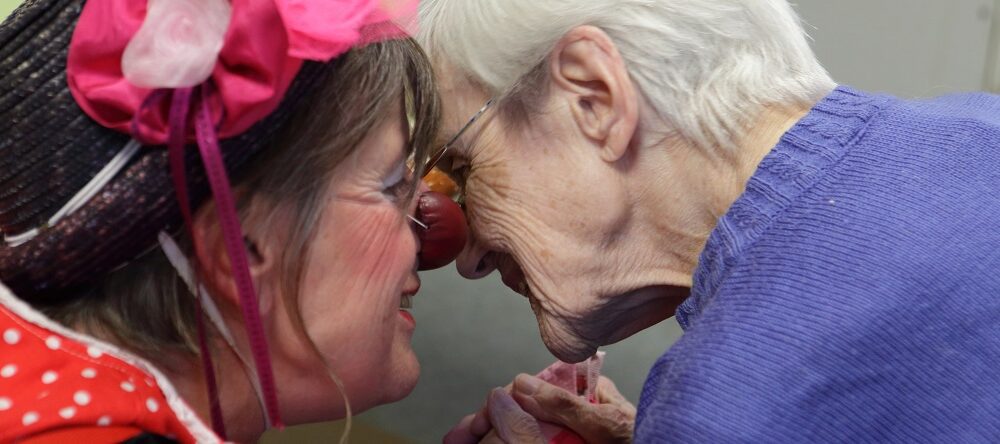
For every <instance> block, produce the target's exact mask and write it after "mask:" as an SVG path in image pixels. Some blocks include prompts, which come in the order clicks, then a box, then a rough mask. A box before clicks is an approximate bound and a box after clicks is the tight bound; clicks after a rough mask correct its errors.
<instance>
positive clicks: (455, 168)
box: [448, 158, 469, 186]
mask: <svg viewBox="0 0 1000 444" xmlns="http://www.w3.org/2000/svg"><path fill="white" fill-rule="evenodd" d="M448 175H449V176H451V179H452V180H454V181H455V182H456V183H458V184H459V185H462V186H464V185H465V180H466V179H468V177H469V164H468V163H466V162H465V161H464V160H462V159H458V158H454V159H452V161H451V167H450V168H448Z"/></svg>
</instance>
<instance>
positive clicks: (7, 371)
mask: <svg viewBox="0 0 1000 444" xmlns="http://www.w3.org/2000/svg"><path fill="white" fill-rule="evenodd" d="M16 373H17V366H16V365H14V364H7V365H5V366H3V368H0V376H3V377H4V378H9V377H11V376H14V374H16Z"/></svg>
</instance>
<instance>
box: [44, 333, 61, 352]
mask: <svg viewBox="0 0 1000 444" xmlns="http://www.w3.org/2000/svg"><path fill="white" fill-rule="evenodd" d="M61 343H62V341H60V340H59V338H57V337H55V336H49V337H47V338H45V346H46V347H48V348H50V349H52V350H55V349H57V348H59V345H60V344H61Z"/></svg>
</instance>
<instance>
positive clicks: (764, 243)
mask: <svg viewBox="0 0 1000 444" xmlns="http://www.w3.org/2000/svg"><path fill="white" fill-rule="evenodd" d="M677 318H678V321H679V322H680V323H681V326H682V327H684V330H685V333H684V336H682V337H681V339H680V340H679V341H678V342H677V344H676V345H674V346H673V347H672V348H671V349H670V350H669V351H667V353H666V354H664V355H663V356H662V357H661V358H660V359H659V361H657V363H656V364H655V365H654V366H653V368H652V370H651V371H650V374H649V379H648V380H647V381H646V385H645V387H644V389H643V391H642V397H641V401H640V405H639V414H638V418H637V423H636V441H637V442H640V443H643V442H703V443H726V442H748V443H770V442H795V443H805V442H851V443H856V442H905V443H911V442H949V443H951V442H1000V97H998V96H992V95H987V94H965V95H955V96H948V97H944V98H939V99H933V100H926V101H902V100H899V99H895V98H892V97H886V96H874V95H869V94H866V93H863V92H859V91H855V90H852V89H849V88H845V87H841V88H838V89H837V90H836V91H834V92H833V93H832V94H830V95H829V96H828V97H826V98H825V99H823V100H822V101H821V102H820V103H819V104H817V105H816V106H815V108H813V110H812V111H811V112H810V113H809V114H808V115H807V116H806V117H805V118H804V119H802V121H800V122H799V123H798V124H797V125H795V126H794V127H793V128H792V129H791V130H790V131H789V132H788V133H786V134H785V135H784V137H783V138H782V140H781V141H780V142H779V143H778V145H777V146H776V147H775V148H774V150H773V151H772V152H771V153H770V154H769V155H768V156H767V157H766V158H765V159H764V161H763V162H762V163H761V165H760V167H759V169H758V170H757V172H756V173H755V175H754V176H753V177H752V178H751V179H750V182H749V184H748V185H747V190H746V192H745V193H744V194H743V195H742V196H741V197H740V198H739V199H738V200H737V201H736V202H735V203H734V204H733V206H732V207H731V208H730V210H729V212H728V213H727V214H726V215H725V216H724V217H723V218H722V219H721V220H720V221H719V225H718V227H717V228H716V229H715V231H714V232H713V233H712V235H711V237H710V238H709V240H708V243H707V245H706V247H705V251H704V252H703V253H702V256H701V260H700V263H699V266H698V269H697V271H696V273H695V284H694V288H693V290H692V293H691V297H690V298H689V299H688V300H687V301H686V302H685V303H684V304H683V305H682V306H681V308H680V309H679V310H678V313H677Z"/></svg>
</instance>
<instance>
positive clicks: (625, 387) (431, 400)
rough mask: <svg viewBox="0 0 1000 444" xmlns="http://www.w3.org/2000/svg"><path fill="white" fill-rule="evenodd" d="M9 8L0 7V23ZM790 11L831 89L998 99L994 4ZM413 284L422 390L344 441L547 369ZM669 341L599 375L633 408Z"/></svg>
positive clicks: (475, 307) (473, 292) (446, 287)
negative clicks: (982, 93)
mask: <svg viewBox="0 0 1000 444" xmlns="http://www.w3.org/2000/svg"><path fill="white" fill-rule="evenodd" d="M18 3H19V0H0V16H5V15H6V14H7V13H8V12H9V11H10V10H12V9H13V8H14V7H15V6H16V5H17V4H18ZM795 6H796V8H797V9H798V10H799V11H800V13H801V14H802V16H803V17H804V19H805V20H806V22H807V23H808V24H809V33H810V34H811V35H812V37H813V39H814V42H813V47H814V48H815V49H816V52H817V53H818V54H819V57H820V60H822V61H823V63H824V65H825V66H827V68H828V69H829V70H830V72H831V74H832V75H833V76H834V79H836V80H837V81H838V82H841V83H845V84H849V85H852V86H855V87H858V88H862V89H866V90H871V91H881V92H888V93H892V94H896V95H900V96H904V97H927V96H934V95H940V94H944V93H948V92H955V91H972V90H983V89H989V90H993V91H997V92H1000V26H997V25H996V24H998V23H1000V0H949V1H941V0H838V1H827V0H798V1H797V3H796V5H795ZM0 75H4V73H0ZM423 279H424V285H423V290H422V291H421V293H420V295H418V296H417V297H416V300H415V308H414V315H415V316H416V318H417V323H418V327H417V331H416V334H415V336H414V341H413V342H414V348H415V349H416V350H417V354H418V355H419V356H420V359H421V363H422V366H423V374H422V377H421V380H420V383H419V384H418V386H417V388H416V390H415V391H414V392H413V394H412V395H411V396H410V397H409V398H407V399H406V400H404V401H402V402H399V403H396V404H393V405H389V406H383V407H381V408H378V409H375V410H373V411H371V412H367V413H365V414H362V415H360V416H359V417H358V418H357V420H356V426H355V428H356V430H357V431H356V432H355V433H353V434H352V441H353V442H356V443H369V442H371V443H376V442H377V443H392V442H421V443H423V442H439V441H440V438H441V436H442V435H443V434H444V433H445V432H446V431H447V430H448V429H449V428H450V427H451V426H452V425H453V424H454V423H455V422H457V421H458V419H459V418H461V417H462V416H463V415H464V414H466V413H468V412H470V411H472V410H475V409H477V408H478V407H479V406H480V404H481V403H482V402H483V400H484V399H485V395H486V393H487V391H488V390H489V389H490V388H492V387H496V386H500V385H504V384H506V383H508V382H509V381H510V380H511V378H512V377H514V376H515V375H516V374H517V373H520V372H534V371H536V370H538V369H541V368H543V367H545V366H546V365H548V364H549V363H550V362H551V361H552V357H551V356H550V355H549V354H548V352H547V351H546V350H545V347H544V346H543V345H542V343H541V340H540V339H539V337H538V329H537V326H536V324H535V321H534V318H533V316H532V315H531V311H530V309H529V307H528V304H527V302H526V301H525V300H524V299H523V298H521V297H520V296H517V295H516V294H514V293H512V292H510V291H508V290H507V289H506V288H505V287H503V285H502V284H501V283H500V281H499V279H498V278H497V277H495V276H491V277H489V278H487V279H484V280H481V281H476V282H469V281H464V280H461V279H460V278H459V277H458V276H457V275H456V274H455V272H454V270H453V269H452V268H447V269H445V270H440V271H436V272H432V273H426V274H424V276H423ZM679 334H680V330H679V328H678V327H677V325H676V323H674V322H673V321H672V320H671V321H667V322H665V323H663V324H661V325H659V326H656V327H654V328H651V329H649V330H647V331H645V332H643V333H641V334H639V335H636V336H635V337H633V338H630V339H628V340H626V341H624V342H622V343H620V344H616V345H612V346H610V347H607V348H606V350H607V351H608V361H607V366H606V374H608V375H609V376H611V377H612V378H614V379H615V380H616V382H617V383H618V385H619V387H620V388H621V389H622V391H623V392H624V393H625V395H626V396H628V397H629V398H630V399H632V400H633V402H635V401H637V400H638V394H639V391H640V389H641V387H642V381H643V379H644V378H645V374H646V371H647V370H648V368H649V366H650V365H651V364H652V363H653V361H654V360H655V359H656V358H657V357H658V356H659V355H660V354H661V353H663V351H664V350H666V349H667V348H668V347H669V346H670V344H672V343H673V341H674V340H676V338H677V337H678V335H679ZM340 428H341V425H340V424H326V425H314V426H309V427H303V428H298V429H292V430H289V431H287V432H285V433H281V434H277V433H275V434H271V435H270V436H268V437H266V438H265V439H264V442H270V443H281V442H289V443H290V442H330V441H334V438H335V437H336V436H339V434H338V433H339V430H340ZM400 437H406V438H405V439H403V438H400Z"/></svg>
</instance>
